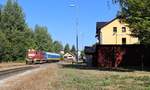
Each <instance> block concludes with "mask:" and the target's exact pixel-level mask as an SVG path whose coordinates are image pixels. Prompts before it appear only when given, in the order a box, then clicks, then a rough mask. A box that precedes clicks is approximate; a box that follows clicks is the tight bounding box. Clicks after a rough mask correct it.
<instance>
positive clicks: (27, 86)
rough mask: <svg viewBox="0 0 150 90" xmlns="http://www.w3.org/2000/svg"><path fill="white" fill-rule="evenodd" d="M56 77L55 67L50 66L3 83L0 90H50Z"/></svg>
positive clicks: (54, 65)
mask: <svg viewBox="0 0 150 90" xmlns="http://www.w3.org/2000/svg"><path fill="white" fill-rule="evenodd" d="M56 76H57V65H56V64H50V65H47V66H45V67H42V68H40V69H37V70H32V71H30V72H28V73H25V74H24V75H20V76H17V77H15V78H11V79H10V80H7V81H5V83H3V85H1V86H0V90H51V88H52V87H51V82H53V81H54V80H55V77H56Z"/></svg>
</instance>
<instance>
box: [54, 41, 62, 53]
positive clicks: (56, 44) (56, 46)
mask: <svg viewBox="0 0 150 90" xmlns="http://www.w3.org/2000/svg"><path fill="white" fill-rule="evenodd" d="M61 50H63V45H62V44H61V43H60V42H59V41H54V42H53V51H54V52H56V53H60V51H61Z"/></svg>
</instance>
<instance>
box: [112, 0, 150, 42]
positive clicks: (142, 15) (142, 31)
mask: <svg viewBox="0 0 150 90" xmlns="http://www.w3.org/2000/svg"><path fill="white" fill-rule="evenodd" d="M113 1H114V2H115V3H119V5H120V7H121V10H120V12H119V14H118V15H119V16H120V18H121V20H122V21H123V22H126V23H128V26H129V27H130V29H131V31H132V33H133V36H135V37H138V38H139V40H140V43H142V44H150V1H149V0H113Z"/></svg>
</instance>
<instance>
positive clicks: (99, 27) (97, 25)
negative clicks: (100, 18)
mask: <svg viewBox="0 0 150 90" xmlns="http://www.w3.org/2000/svg"><path fill="white" fill-rule="evenodd" d="M116 19H118V18H114V19H113V20H111V21H109V22H96V34H98V31H99V30H100V29H101V28H103V27H105V26H106V25H108V24H110V23H111V22H113V21H114V20H116Z"/></svg>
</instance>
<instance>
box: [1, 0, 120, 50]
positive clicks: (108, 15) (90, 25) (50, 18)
mask: <svg viewBox="0 0 150 90" xmlns="http://www.w3.org/2000/svg"><path fill="white" fill-rule="evenodd" d="M6 1H7V0H0V4H4V3H5V2H6ZM71 1H72V0H18V2H19V4H20V5H21V7H22V8H23V11H24V13H25V16H26V22H27V24H28V25H29V26H30V27H31V28H34V26H35V25H36V24H39V25H43V26H47V27H48V30H49V33H50V34H51V35H52V38H53V39H54V40H59V41H61V42H62V44H63V45H65V44H66V43H69V44H70V45H73V44H74V45H76V44H75V43H76V40H75V36H76V25H75V21H76V9H75V8H74V7H69V5H70V3H71ZM78 1H79V2H78V4H77V5H78V6H79V11H78V17H79V29H78V30H79V32H78V34H79V48H80V49H83V48H84V46H87V45H92V44H94V43H95V42H96V39H95V32H96V22H97V21H110V20H111V19H113V18H115V17H116V14H117V11H118V10H119V7H118V5H114V4H112V0H78Z"/></svg>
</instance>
